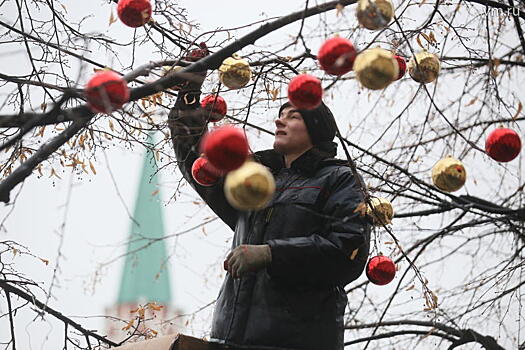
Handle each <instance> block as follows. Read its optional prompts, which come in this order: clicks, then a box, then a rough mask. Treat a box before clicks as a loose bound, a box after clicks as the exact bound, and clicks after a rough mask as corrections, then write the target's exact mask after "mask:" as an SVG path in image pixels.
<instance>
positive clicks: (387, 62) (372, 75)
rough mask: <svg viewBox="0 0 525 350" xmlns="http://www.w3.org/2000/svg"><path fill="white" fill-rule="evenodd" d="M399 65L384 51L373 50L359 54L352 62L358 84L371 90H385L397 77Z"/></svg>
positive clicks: (392, 56) (379, 49)
mask: <svg viewBox="0 0 525 350" xmlns="http://www.w3.org/2000/svg"><path fill="white" fill-rule="evenodd" d="M398 67H399V64H398V63H397V60H396V59H395V58H394V55H393V54H392V53H391V52H390V51H387V50H385V49H381V48H373V49H368V50H365V51H363V52H361V53H360V54H359V55H357V58H356V59H355V62H354V71H355V73H356V76H357V79H358V80H359V82H360V83H361V84H362V85H363V86H364V87H366V88H369V89H371V90H379V89H384V88H386V87H387V86H388V85H389V84H390V83H391V82H392V81H394V80H395V79H396V78H397V77H398V76H399V68H398Z"/></svg>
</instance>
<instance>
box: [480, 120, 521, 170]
mask: <svg viewBox="0 0 525 350" xmlns="http://www.w3.org/2000/svg"><path fill="white" fill-rule="evenodd" d="M485 151H486V152H487V154H488V155H489V156H490V157H491V158H492V159H494V160H496V161H498V162H510V161H511V160H513V159H514V158H516V157H517V156H518V154H519V153H520V151H521V139H520V137H519V135H518V133H516V132H515V131H514V130H511V129H507V128H498V129H496V130H493V131H492V132H491V133H490V134H489V136H488V137H487V140H486V141H485Z"/></svg>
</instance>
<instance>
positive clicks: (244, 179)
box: [224, 161, 275, 210]
mask: <svg viewBox="0 0 525 350" xmlns="http://www.w3.org/2000/svg"><path fill="white" fill-rule="evenodd" d="M274 192H275V180H274V178H273V175H272V174H271V173H270V171H268V169H266V167H264V166H263V165H261V164H259V163H256V162H253V161H246V162H245V163H244V164H243V165H242V166H241V167H240V168H238V169H236V170H233V171H230V172H229V173H228V175H227V176H226V180H225V182H224V194H225V195H226V199H227V200H228V202H229V203H230V204H231V205H232V206H233V207H234V208H237V209H240V210H256V209H261V208H263V207H264V206H265V205H266V204H267V203H268V202H269V201H270V199H272V196H273V194H274Z"/></svg>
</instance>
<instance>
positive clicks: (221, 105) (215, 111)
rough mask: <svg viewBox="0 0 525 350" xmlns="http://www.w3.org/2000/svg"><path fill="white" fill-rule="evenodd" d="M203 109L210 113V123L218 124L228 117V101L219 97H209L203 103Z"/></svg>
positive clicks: (208, 114)
mask: <svg viewBox="0 0 525 350" xmlns="http://www.w3.org/2000/svg"><path fill="white" fill-rule="evenodd" d="M201 107H202V108H204V109H205V110H206V111H208V112H209V113H207V114H206V117H209V119H210V121H212V122H214V123H215V122H218V121H219V120H221V119H222V118H224V116H225V115H226V110H227V106H226V101H225V100H224V99H223V98H222V97H220V96H217V95H208V96H206V97H205V98H203V99H202V101H201Z"/></svg>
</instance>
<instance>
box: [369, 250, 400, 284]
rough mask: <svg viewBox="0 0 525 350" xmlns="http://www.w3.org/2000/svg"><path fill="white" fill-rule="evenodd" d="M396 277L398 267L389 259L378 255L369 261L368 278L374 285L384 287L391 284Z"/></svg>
mask: <svg viewBox="0 0 525 350" xmlns="http://www.w3.org/2000/svg"><path fill="white" fill-rule="evenodd" d="M395 275H396V265H395V264H394V262H393V261H392V259H390V258H389V257H386V256H383V255H378V256H374V257H373V258H372V259H370V260H368V264H367V265H366V277H368V279H369V280H370V282H372V283H373V284H377V285H380V286H383V285H385V284H388V283H390V282H391V281H392V280H393V279H394V276H395Z"/></svg>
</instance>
